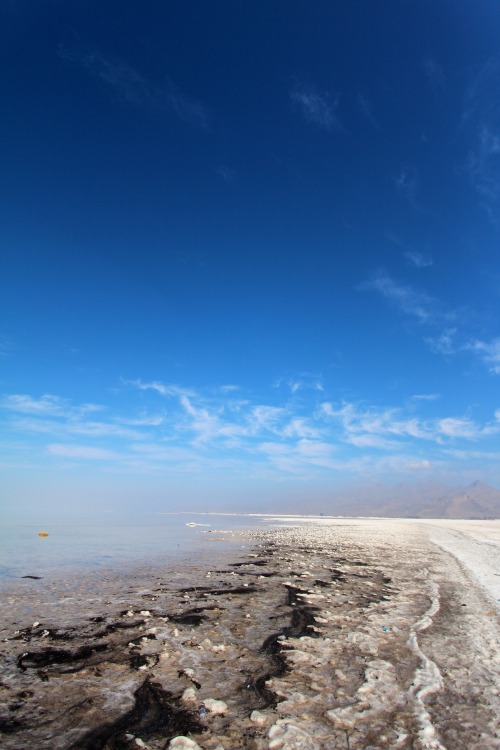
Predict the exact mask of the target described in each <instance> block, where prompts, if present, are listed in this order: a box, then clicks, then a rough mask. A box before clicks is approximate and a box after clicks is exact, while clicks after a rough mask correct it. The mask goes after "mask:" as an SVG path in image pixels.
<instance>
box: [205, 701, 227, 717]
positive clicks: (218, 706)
mask: <svg viewBox="0 0 500 750" xmlns="http://www.w3.org/2000/svg"><path fill="white" fill-rule="evenodd" d="M203 703H204V705H205V708H206V709H207V711H210V713H211V714H215V715H217V714H225V713H226V711H228V710H229V706H228V705H227V703H224V701H218V700H215V698H207V699H206V700H204V701H203Z"/></svg>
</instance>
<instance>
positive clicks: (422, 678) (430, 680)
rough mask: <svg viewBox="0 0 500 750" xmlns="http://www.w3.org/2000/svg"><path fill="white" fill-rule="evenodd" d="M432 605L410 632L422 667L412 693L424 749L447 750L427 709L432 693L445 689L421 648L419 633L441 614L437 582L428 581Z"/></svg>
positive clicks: (410, 639)
mask: <svg viewBox="0 0 500 750" xmlns="http://www.w3.org/2000/svg"><path fill="white" fill-rule="evenodd" d="M428 586H429V592H430V597H431V604H430V606H429V609H428V610H427V611H426V612H424V614H423V615H422V617H421V618H420V619H419V620H417V622H416V623H415V625H414V626H413V627H412V628H411V630H410V637H409V638H408V643H409V645H410V647H411V649H412V651H413V652H414V653H415V654H416V655H417V656H418V657H419V659H420V661H421V664H422V666H421V667H420V668H419V669H417V670H416V672H415V678H414V680H413V686H412V688H411V690H410V693H411V694H412V695H413V697H414V699H415V701H416V703H417V706H418V708H417V716H418V720H419V722H420V727H421V729H420V732H419V735H420V739H421V742H422V748H425V750H427V748H429V750H446V747H445V746H444V745H442V744H441V742H440V741H439V739H438V736H437V732H436V727H435V726H434V724H433V723H432V719H431V717H430V714H429V712H428V711H427V709H426V707H425V703H424V701H425V699H426V698H427V697H428V696H429V695H431V694H432V693H436V692H438V691H439V690H442V688H443V677H442V675H441V672H440V671H439V669H438V668H437V666H436V664H435V662H433V661H432V660H431V659H429V658H428V657H427V656H426V655H425V654H424V652H423V651H422V649H421V648H420V646H419V644H418V640H417V633H421V632H422V631H423V630H427V628H428V627H430V626H431V625H432V618H433V617H434V616H435V615H436V614H437V613H438V612H439V586H438V585H437V583H435V581H428Z"/></svg>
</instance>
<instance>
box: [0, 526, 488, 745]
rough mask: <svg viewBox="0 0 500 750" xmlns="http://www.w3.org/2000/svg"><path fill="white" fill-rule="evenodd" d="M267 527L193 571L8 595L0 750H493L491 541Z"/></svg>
mask: <svg viewBox="0 0 500 750" xmlns="http://www.w3.org/2000/svg"><path fill="white" fill-rule="evenodd" d="M269 520H271V519H269ZM282 523H283V519H279V526H277V527H275V528H267V529H263V530H257V529H251V530H247V531H245V532H242V533H241V534H240V536H239V537H235V535H234V534H232V533H231V534H229V535H228V533H224V534H222V533H221V534H220V539H221V543H223V540H224V539H228V538H229V537H230V538H231V539H232V542H233V543H234V541H235V539H236V538H239V541H240V543H241V550H240V553H241V554H240V555H239V557H238V558H237V559H235V558H234V553H231V555H232V556H231V557H227V556H226V558H224V557H223V556H222V557H219V559H217V558H216V557H214V565H213V566H212V567H211V569H210V570H207V569H206V567H201V566H196V565H193V566H191V567H190V568H185V569H182V570H181V569H179V570H174V569H172V568H169V567H168V566H166V567H165V568H163V569H162V568H154V569H153V568H151V569H149V570H145V571H138V572H137V574H136V575H135V576H133V575H128V576H127V579H126V580H122V579H120V578H119V577H114V578H109V579H108V580H106V581H101V582H98V581H96V582H95V584H94V588H93V589H92V591H91V594H92V595H91V596H89V588H88V586H87V585H84V583H83V582H79V583H78V584H76V583H75V584H71V583H70V582H66V585H65V586H64V587H63V588H61V590H60V591H57V590H56V589H53V588H52V589H51V588H50V585H49V584H47V583H45V582H41V581H29V582H24V584H25V585H24V588H23V591H24V594H23V596H22V597H20V595H19V591H16V590H14V589H10V590H9V591H8V592H7V596H5V597H4V610H3V615H2V633H1V637H2V639H3V642H2V647H3V651H4V664H5V670H4V678H3V683H2V701H3V705H2V714H1V717H0V722H1V723H0V727H1V728H2V730H3V732H4V737H3V745H4V746H5V747H6V748H12V749H13V750H21V749H22V750H24V748H25V747H29V746H35V747H37V748H47V749H48V748H50V750H94V749H98V748H102V750H114V749H115V748H120V749H122V748H130V750H132V748H137V747H147V748H150V750H160V748H168V747H171V748H172V750H175V749H176V748H192V749H193V750H196V748H202V750H237V749H238V748H249V750H296V749H298V748H303V749H304V750H323V748H324V749H325V750H333V749H336V748H346V749H348V750H383V749H385V750H389V748H391V749H392V748H403V749H404V750H413V749H415V750H470V749H471V748H474V750H493V748H498V746H499V742H500V733H499V726H498V716H499V713H500V699H499V693H500V660H499V653H500V649H499V645H500V632H499V625H498V612H497V610H496V608H495V605H496V602H495V601H494V593H495V591H494V590H493V589H491V587H490V586H489V583H490V579H491V573H492V565H494V560H493V555H494V554H496V552H497V550H498V547H497V537H496V533H497V530H498V524H497V523H496V522H492V523H491V524H490V523H489V522H480V525H475V523H472V522H470V523H469V522H455V521H451V522H448V521H445V522H436V521H434V520H433V521H428V522H427V521H417V520H406V519H404V520H397V519H389V520H384V519H347V518H346V519H324V518H322V519H314V520H312V519H304V518H302V517H301V518H300V519H292V518H287V519H286V525H282ZM213 536H214V535H213V533H212V534H211V535H210V538H211V539H213ZM478 550H479V552H478ZM481 550H486V551H485V553H484V555H483V553H482V552H481ZM488 553H489V557H491V565H490V563H489V562H488ZM478 559H479V561H480V562H479V563H478ZM39 584H43V585H42V586H39ZM487 584H488V585H487ZM44 586H45V588H44ZM79 587H80V588H79ZM26 592H29V596H26ZM48 593H50V596H47V594H48Z"/></svg>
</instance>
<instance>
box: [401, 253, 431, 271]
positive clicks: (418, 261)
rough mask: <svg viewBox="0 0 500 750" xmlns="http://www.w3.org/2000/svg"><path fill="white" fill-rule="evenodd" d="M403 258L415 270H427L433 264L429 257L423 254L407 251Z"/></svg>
mask: <svg viewBox="0 0 500 750" xmlns="http://www.w3.org/2000/svg"><path fill="white" fill-rule="evenodd" d="M405 258H407V259H408V260H409V261H410V263H411V264H412V265H413V266H415V268H429V267H430V266H432V265H434V262H433V260H432V258H431V257H430V255H426V254H424V253H417V252H413V251H411V250H407V251H406V252H405Z"/></svg>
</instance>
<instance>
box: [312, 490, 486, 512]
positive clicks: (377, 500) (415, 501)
mask: <svg viewBox="0 0 500 750" xmlns="http://www.w3.org/2000/svg"><path fill="white" fill-rule="evenodd" d="M349 494H351V493H349ZM328 504H329V506H330V507H329V508H328V509H326V508H325V507H323V512H324V513H325V514H328V515H330V514H331V515H350V516H352V515H355V516H384V517H389V518H469V519H480V518H482V519H491V518H500V491H499V490H496V489H494V487H490V486H489V485H487V484H485V483H484V482H480V481H476V482H473V483H472V484H470V485H468V486H467V487H463V488H457V487H446V486H445V485H440V484H437V483H435V482H429V483H427V484H420V485H404V484H400V485H397V486H396V487H386V486H382V485H377V486H376V487H372V488H369V489H365V490H361V491H360V490H358V491H356V492H354V491H353V492H352V494H351V497H345V496H344V497H342V496H339V497H332V498H331V500H330V502H329V503H328Z"/></svg>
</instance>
